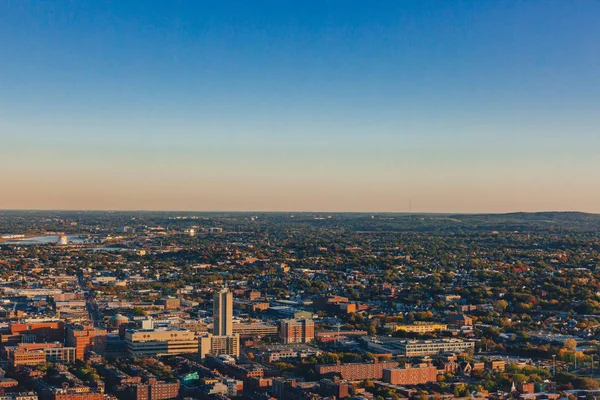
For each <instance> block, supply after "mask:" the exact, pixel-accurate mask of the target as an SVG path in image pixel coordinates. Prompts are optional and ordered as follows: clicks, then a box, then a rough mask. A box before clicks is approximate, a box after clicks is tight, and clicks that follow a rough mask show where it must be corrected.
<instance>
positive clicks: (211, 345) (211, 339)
mask: <svg viewBox="0 0 600 400" xmlns="http://www.w3.org/2000/svg"><path fill="white" fill-rule="evenodd" d="M198 352H199V354H200V357H201V358H204V357H206V355H207V354H211V355H213V356H219V355H228V356H233V357H239V356H240V335H238V334H233V335H229V336H215V335H211V334H208V335H206V336H204V337H201V338H200V339H199V340H198Z"/></svg>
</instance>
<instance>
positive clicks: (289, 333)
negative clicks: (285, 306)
mask: <svg viewBox="0 0 600 400" xmlns="http://www.w3.org/2000/svg"><path fill="white" fill-rule="evenodd" d="M280 332H281V339H282V340H283V343H310V342H312V341H313V340H314V339H315V323H314V322H313V320H312V319H286V320H282V321H281V331H280Z"/></svg>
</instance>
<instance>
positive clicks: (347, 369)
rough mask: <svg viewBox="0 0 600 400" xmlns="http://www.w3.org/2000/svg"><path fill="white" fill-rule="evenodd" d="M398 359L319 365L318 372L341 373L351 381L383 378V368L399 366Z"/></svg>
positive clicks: (325, 373)
mask: <svg viewBox="0 0 600 400" xmlns="http://www.w3.org/2000/svg"><path fill="white" fill-rule="evenodd" d="M398 365H399V364H398V362H397V361H381V362H379V361H377V360H375V361H374V362H372V363H343V364H342V363H340V362H338V363H337V364H328V365H317V368H316V370H317V374H319V375H328V374H339V375H341V376H342V378H343V379H348V380H351V381H357V380H364V379H381V378H382V377H383V370H384V369H390V368H396V367H398Z"/></svg>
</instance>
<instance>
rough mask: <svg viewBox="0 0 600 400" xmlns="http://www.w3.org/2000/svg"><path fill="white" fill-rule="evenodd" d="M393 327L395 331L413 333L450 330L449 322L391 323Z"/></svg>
mask: <svg viewBox="0 0 600 400" xmlns="http://www.w3.org/2000/svg"><path fill="white" fill-rule="evenodd" d="M391 327H392V329H393V330H394V331H396V332H398V331H402V332H411V333H429V332H439V331H446V330H448V325H447V324H427V323H424V324H423V323H422V324H419V323H415V324H412V325H396V324H391Z"/></svg>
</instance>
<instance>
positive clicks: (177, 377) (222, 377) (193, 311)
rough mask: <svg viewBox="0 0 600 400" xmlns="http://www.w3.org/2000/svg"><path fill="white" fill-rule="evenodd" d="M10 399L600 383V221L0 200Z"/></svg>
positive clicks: (365, 393)
mask: <svg viewBox="0 0 600 400" xmlns="http://www.w3.org/2000/svg"><path fill="white" fill-rule="evenodd" d="M0 233H1V235H0V272H1V276H0V289H1V295H2V297H1V300H0V301H1V303H0V318H1V319H2V320H1V326H0V338H1V340H0V344H1V349H0V352H1V353H0V354H1V361H0V363H1V368H2V370H1V371H0V374H1V376H2V377H1V378H0V390H1V391H2V393H1V394H0V399H3V400H4V399H6V400H9V399H10V400H13V399H14V400H34V399H49V400H99V399H121V400H128V399H140V400H144V399H148V400H150V399H152V400H161V399H183V398H190V399H191V398H197V399H213V398H214V399H226V398H240V399H242V398H243V399H286V400H287V399H290V400H296V399H343V398H351V399H377V400H381V399H394V400H395V399H403V398H407V399H408V398H410V399H427V398H429V399H441V398H446V399H450V398H481V399H486V398H490V399H507V398H520V399H559V398H569V399H576V398H597V397H598V396H600V386H599V383H598V378H600V375H599V374H600V364H598V363H600V347H599V344H600V343H599V342H598V340H597V339H598V332H597V328H598V327H600V323H599V321H600V281H599V280H598V269H599V268H600V217H599V216H597V215H594V214H583V213H532V214H526V213H518V214H494V215H442V214H440V215H436V214H408V213H407V214H358V213H357V214H343V213H340V214H336V213H332V214H327V213H324V214H318V213H295V214H294V213H174V212H172V213H166V212H161V213H158V212H67V211H60V212H58V211H56V212H51V211H31V212H27V211H3V212H0Z"/></svg>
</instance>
